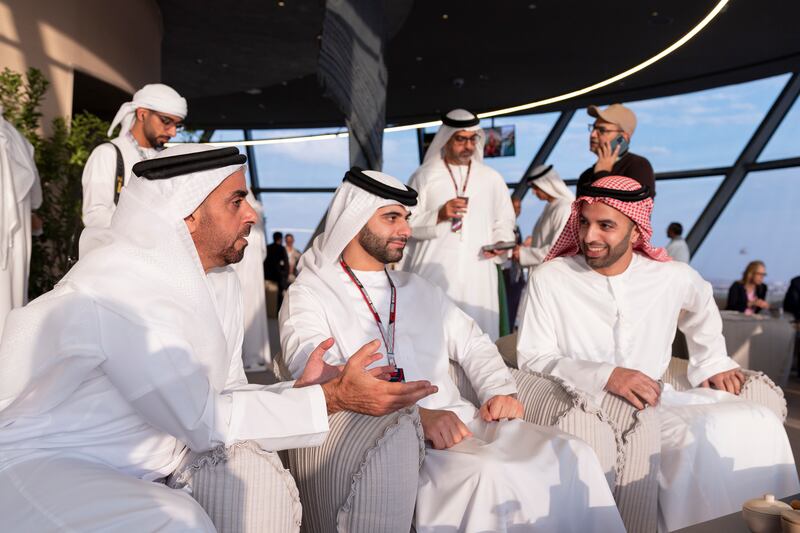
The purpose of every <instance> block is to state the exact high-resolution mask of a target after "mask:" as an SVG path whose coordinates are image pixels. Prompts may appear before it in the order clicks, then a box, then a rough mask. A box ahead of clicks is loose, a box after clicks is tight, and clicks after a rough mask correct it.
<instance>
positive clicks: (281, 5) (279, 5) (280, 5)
mask: <svg viewBox="0 0 800 533" xmlns="http://www.w3.org/2000/svg"><path fill="white" fill-rule="evenodd" d="M285 5H286V2H283V1H282V0H279V1H278V7H283V6H285Z"/></svg>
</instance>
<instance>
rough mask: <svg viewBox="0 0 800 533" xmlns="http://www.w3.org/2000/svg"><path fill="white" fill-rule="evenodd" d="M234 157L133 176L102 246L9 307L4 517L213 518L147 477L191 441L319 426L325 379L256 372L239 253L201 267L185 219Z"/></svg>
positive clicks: (193, 524) (152, 526) (95, 525)
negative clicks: (250, 380) (168, 174)
mask: <svg viewBox="0 0 800 533" xmlns="http://www.w3.org/2000/svg"><path fill="white" fill-rule="evenodd" d="M207 149H208V148H206V147H199V146H196V145H195V146H192V145H183V146H180V147H176V148H173V149H170V150H172V151H171V152H167V151H165V156H168V155H180V154H184V153H190V152H194V151H202V150H207ZM239 168H241V167H240V166H237V165H231V166H228V167H224V168H221V169H215V170H210V171H203V172H198V173H194V174H188V175H182V176H178V177H174V178H171V179H169V180H152V181H151V180H146V179H142V178H131V183H130V184H129V185H128V186H127V187H126V188H125V189H124V190H123V193H122V196H121V198H120V203H119V206H118V208H117V210H116V212H115V214H114V219H113V221H112V225H111V227H110V228H108V229H105V230H95V231H97V232H98V233H99V234H100V235H99V236H98V239H97V240H98V242H101V243H104V244H103V245H102V246H99V247H98V248H95V249H93V250H92V251H91V252H89V253H88V254H87V255H86V256H84V257H82V258H81V259H80V260H79V261H78V262H77V263H76V264H75V265H74V266H73V267H72V269H71V270H70V271H69V272H68V273H67V275H66V276H65V277H64V279H62V281H61V282H60V283H59V285H58V286H57V287H56V288H55V289H53V290H52V291H50V292H49V293H47V294H45V295H43V296H41V297H40V298H37V299H36V300H34V301H33V302H31V303H30V304H28V305H27V306H26V307H24V308H21V309H16V310H14V311H12V312H11V314H10V315H9V317H8V320H7V323H6V329H5V331H4V332H3V338H2V342H0V488H5V489H6V490H4V491H3V497H0V516H2V517H3V523H6V524H15V525H19V528H20V530H21V531H52V530H57V531H62V530H98V529H107V528H109V527H111V526H110V525H109V524H112V525H113V526H115V527H120V528H121V529H131V530H139V529H142V530H159V531H167V530H169V531H185V530H187V529H192V528H195V529H199V530H206V531H210V530H213V528H212V527H210V526H209V523H210V522H209V521H208V519H207V517H205V519H203V516H204V513H203V511H202V509H200V507H199V505H198V504H197V503H196V502H194V501H193V500H192V499H191V498H187V497H185V496H181V495H179V491H173V490H162V489H160V488H153V483H151V482H152V480H156V479H158V478H162V477H164V476H166V475H168V474H170V473H171V472H172V471H173V470H174V468H175V467H176V466H177V465H178V463H179V462H180V460H181V459H182V457H183V456H184V454H185V453H186V451H187V448H190V449H192V450H194V451H198V452H202V451H205V450H210V449H212V448H214V447H216V446H219V445H223V444H224V445H228V444H231V443H233V442H236V441H242V440H254V441H256V442H258V443H259V444H260V445H261V446H262V447H263V448H264V449H266V450H279V449H287V448H295V447H298V446H300V447H302V446H316V445H319V444H320V443H321V442H322V441H323V440H324V438H325V436H326V434H327V431H328V416H327V408H326V404H325V398H324V393H323V392H322V390H321V388H320V387H319V386H312V387H305V388H301V389H294V388H291V386H292V383H282V384H279V385H275V386H262V385H249V384H247V380H246V378H245V376H244V372H243V370H242V359H241V342H242V337H243V321H244V319H243V316H242V302H241V289H240V286H239V281H238V278H237V277H236V275H235V273H234V272H233V271H232V269H230V268H229V267H225V268H221V269H218V270H215V271H212V272H210V273H209V274H208V275H206V274H205V273H204V272H203V268H202V265H201V263H200V259H199V257H198V255H197V251H196V249H195V248H194V244H193V241H192V238H191V236H190V235H189V232H188V229H187V227H186V224H185V223H184V221H183V218H184V217H185V216H186V215H187V214H189V213H191V212H193V211H194V209H195V208H196V206H197V205H199V204H200V202H201V201H202V200H203V199H204V198H205V197H206V196H207V195H208V194H209V193H210V192H211V191H212V190H213V189H214V188H216V187H217V186H218V185H219V183H221V182H222V181H223V179H225V178H226V177H227V176H230V175H231V174H233V173H234V172H236V171H237V170H238V169H239ZM85 231H89V232H91V231H93V230H92V228H87V229H86V230H85ZM43 468H45V469H46V470H44V471H43ZM53 480H58V482H54V481H53ZM244 481H246V480H244ZM65 486H70V487H72V488H71V489H70V490H65V489H64V487H65ZM0 490H2V489H0ZM87 502H90V504H87ZM131 524H139V526H136V525H131ZM129 525H130V527H126V526H129Z"/></svg>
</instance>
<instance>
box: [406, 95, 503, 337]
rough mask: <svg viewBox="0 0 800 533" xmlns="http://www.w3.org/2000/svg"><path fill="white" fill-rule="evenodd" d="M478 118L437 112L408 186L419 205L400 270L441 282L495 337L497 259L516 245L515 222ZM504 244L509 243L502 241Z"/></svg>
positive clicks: (461, 112) (497, 324) (497, 327)
mask: <svg viewBox="0 0 800 533" xmlns="http://www.w3.org/2000/svg"><path fill="white" fill-rule="evenodd" d="M484 142H485V136H484V132H483V129H481V126H480V119H479V118H478V117H477V116H476V115H475V114H474V113H471V112H469V111H467V110H465V109H454V110H453V111H450V112H449V113H447V114H446V115H444V116H443V117H442V126H441V127H440V128H439V131H438V132H437V133H436V136H435V137H434V138H433V141H432V142H431V145H430V147H429V148H428V151H427V153H426V154H425V159H424V160H423V162H422V166H420V167H419V168H418V169H417V171H416V172H414V175H413V176H411V181H410V182H409V185H410V186H411V187H412V188H413V189H416V190H417V191H419V205H418V206H417V210H416V211H415V213H414V215H413V216H412V217H411V219H410V220H409V223H410V224H411V231H412V233H411V239H410V240H409V241H408V257H407V258H406V259H405V261H404V263H403V270H406V271H408V272H413V273H415V274H418V275H420V276H422V277H423V278H425V279H427V280H428V281H430V282H431V283H433V284H434V285H438V286H439V287H441V289H442V290H443V291H445V293H446V294H447V296H448V297H450V299H451V300H453V301H455V303H456V304H457V305H458V306H459V307H460V308H461V310H462V311H464V312H465V313H467V314H468V315H469V316H470V317H472V319H473V320H475V322H477V323H478V325H479V326H480V328H481V330H482V331H483V332H484V333H486V334H487V335H489V337H490V338H491V339H492V340H495V339H497V337H498V336H499V333H500V302H499V298H498V273H497V265H499V264H502V263H503V262H505V260H506V259H507V258H508V256H509V255H508V252H509V248H508V245H510V248H513V247H514V244H515V237H514V227H515V225H516V220H515V216H514V208H513V207H512V205H511V198H510V196H509V194H508V186H507V185H506V183H505V181H504V180H503V177H502V176H501V175H500V174H499V173H498V172H497V171H496V170H494V169H492V168H491V167H489V166H488V165H486V164H485V163H484V162H483V146H484ZM502 243H506V244H505V246H504V245H503V244H502Z"/></svg>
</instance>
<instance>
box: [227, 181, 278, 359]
mask: <svg viewBox="0 0 800 533" xmlns="http://www.w3.org/2000/svg"><path fill="white" fill-rule="evenodd" d="M247 201H248V202H249V203H250V205H251V206H252V207H253V209H254V210H255V212H256V215H257V216H256V223H255V224H254V225H253V226H252V227H251V228H250V235H248V236H247V243H248V244H247V248H245V250H244V257H243V258H242V260H241V261H239V262H238V263H236V264H234V265H232V266H233V270H234V271H236V274H238V276H239V281H240V282H241V284H242V298H243V299H244V342H243V343H242V359H243V360H244V366H245V368H252V367H257V366H261V365H267V366H269V365H271V364H272V352H271V351H270V347H269V331H268V328H267V301H266V297H265V291H264V259H266V258H267V241H266V236H265V233H264V218H263V213H264V208H263V207H262V206H261V202H259V201H258V200H256V198H255V196H253V194H252V193H248V194H247Z"/></svg>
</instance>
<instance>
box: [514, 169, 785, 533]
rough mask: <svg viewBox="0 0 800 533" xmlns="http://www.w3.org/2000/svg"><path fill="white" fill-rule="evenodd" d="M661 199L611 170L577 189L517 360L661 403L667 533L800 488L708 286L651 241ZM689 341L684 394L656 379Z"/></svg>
mask: <svg viewBox="0 0 800 533" xmlns="http://www.w3.org/2000/svg"><path fill="white" fill-rule="evenodd" d="M652 209H653V199H652V198H651V197H650V194H649V190H648V189H647V187H646V186H642V185H641V184H639V183H638V182H636V181H634V180H632V179H630V178H627V177H621V176H607V177H605V178H601V179H599V180H597V181H595V182H594V183H593V184H591V185H589V186H581V187H579V188H578V199H577V200H576V201H575V202H574V203H573V207H572V213H571V215H570V219H569V221H568V222H567V225H566V227H565V228H564V231H563V233H562V234H561V236H560V237H559V239H558V241H557V242H556V244H555V245H554V246H553V248H552V249H551V250H550V252H549V254H548V256H547V258H546V259H545V263H544V264H542V265H540V266H539V267H538V268H536V269H535V270H534V271H533V272H532V274H531V277H530V280H529V282H528V289H527V295H526V297H527V302H526V305H525V308H524V316H523V319H522V324H521V326H520V332H519V339H518V345H517V351H518V353H517V362H518V364H519V368H520V369H521V370H525V371H532V372H544V373H548V374H551V375H553V376H556V377H558V378H560V379H563V380H564V381H566V382H567V383H569V384H571V385H572V386H574V387H576V388H578V389H580V390H583V391H585V392H586V393H588V395H589V398H590V399H591V401H593V402H594V403H596V404H598V405H599V404H600V403H601V402H602V399H603V397H604V396H605V395H606V394H614V395H617V396H620V397H622V398H624V399H625V400H626V401H628V402H630V403H631V404H632V405H633V406H635V407H636V408H637V409H643V408H648V409H657V413H658V418H657V419H658V420H659V421H660V429H661V454H660V459H659V461H660V471H659V474H660V475H659V494H658V504H659V520H660V528H659V530H660V531H673V530H675V529H680V528H683V527H687V526H689V525H691V524H695V523H697V522H702V521H705V520H710V519H712V518H716V517H718V516H722V515H726V514H729V513H732V512H735V511H737V510H739V509H740V508H741V504H742V502H744V501H745V500H747V499H749V498H752V497H753V495H754V494H755V495H758V494H764V493H773V494H775V495H776V496H777V497H784V496H788V495H790V494H795V493H797V492H798V490H800V483H798V479H797V472H796V470H795V465H794V458H793V456H792V451H791V448H790V446H789V441H788V439H787V436H786V432H785V431H784V429H783V426H782V424H781V421H780V420H779V419H778V417H777V416H775V414H774V413H773V412H772V411H771V410H769V409H767V408H766V407H763V406H761V405H758V404H756V403H752V402H748V401H745V400H742V399H741V398H739V397H738V394H739V393H740V391H741V387H742V384H743V382H744V376H743V374H742V372H741V370H740V369H739V365H738V364H736V362H734V361H733V360H732V359H730V358H729V357H728V355H727V351H726V348H725V339H724V338H723V336H722V320H721V318H720V314H719V311H718V310H717V307H716V305H715V303H714V297H713V293H712V290H711V285H710V284H709V283H708V282H706V281H705V280H703V279H702V278H701V277H700V275H699V274H698V273H697V272H696V271H694V270H693V269H692V268H691V267H690V266H689V265H687V264H685V263H680V262H677V261H672V260H671V259H670V258H669V256H668V255H667V253H666V251H665V250H664V249H663V248H654V247H653V246H652V245H651V244H650V237H651V236H652V229H651V226H650V214H651V212H652ZM676 327H677V328H680V330H681V331H682V332H683V333H684V335H685V336H686V341H687V344H688V347H689V366H688V374H687V378H688V380H689V382H690V383H691V384H692V386H694V387H696V388H693V389H690V390H688V391H685V392H677V391H675V390H674V389H672V387H670V386H669V385H663V386H662V384H661V383H660V382H659V380H660V378H661V376H662V375H663V374H664V372H665V371H666V370H667V367H668V365H669V362H670V358H671V347H672V341H673V338H674V337H675V330H676Z"/></svg>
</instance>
